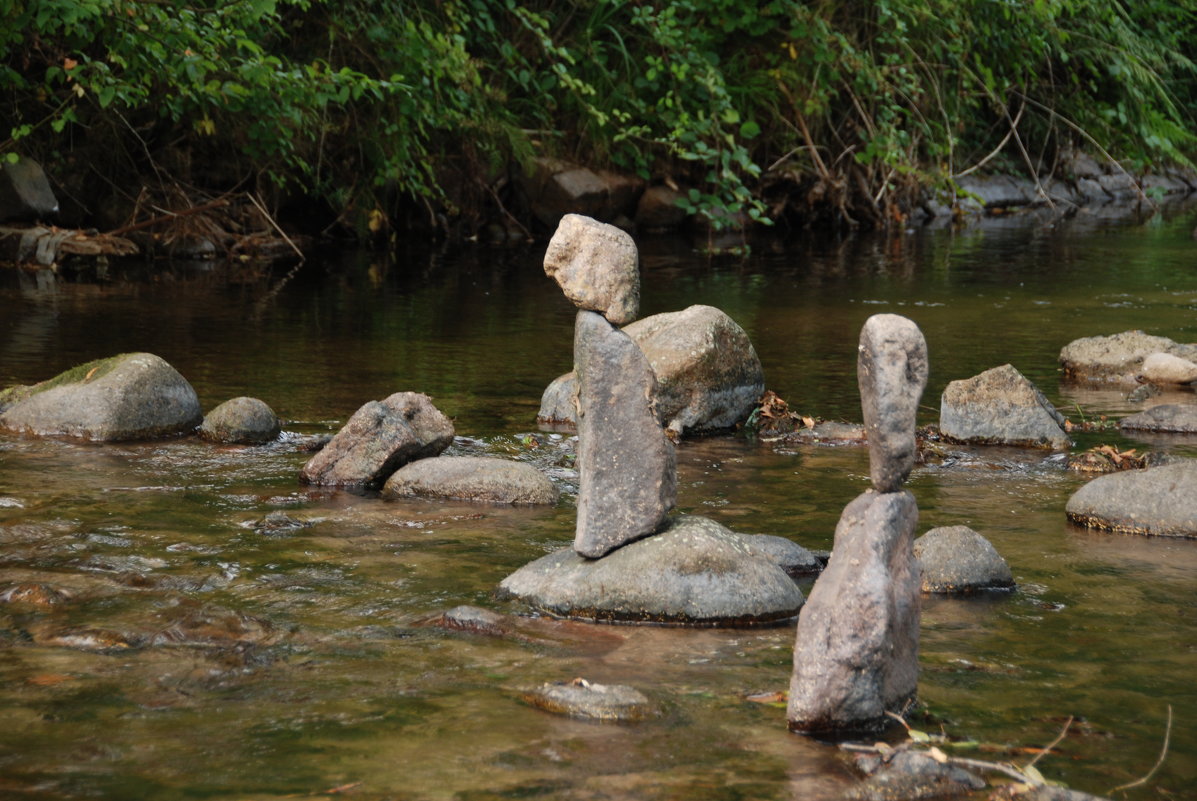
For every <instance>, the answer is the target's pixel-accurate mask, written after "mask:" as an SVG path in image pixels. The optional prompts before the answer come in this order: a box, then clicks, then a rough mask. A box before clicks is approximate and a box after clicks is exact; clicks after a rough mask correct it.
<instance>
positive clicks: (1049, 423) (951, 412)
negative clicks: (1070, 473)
mask: <svg viewBox="0 0 1197 801" xmlns="http://www.w3.org/2000/svg"><path fill="white" fill-rule="evenodd" d="M1064 423H1065V417H1064V415H1062V414H1060V413H1059V412H1058V411H1056V409H1055V407H1054V406H1052V404H1051V402H1050V401H1049V400H1048V399H1047V398H1046V397H1044V395H1043V393H1042V392H1040V391H1039V389H1038V388H1037V387H1036V386H1035V385H1034V384H1032V383H1031V382H1030V381H1028V380H1027V379H1026V378H1025V377H1024V376H1023V375H1022V373H1020V372H1018V370H1016V369H1014V367H1012V366H1011V365H1009V364H1004V365H1002V366H1001V367H994V368H993V369H992V370H986V371H985V372H983V373H981V374H979V375H976V376H973V377H972V378H968V379H963V380H959V381H953V382H951V383H950V384H948V386H947V388H946V389H944V391H943V397H942V400H941V402H940V408H939V430H940V433H941V434H943V436H944V437H946V438H948V439H951V440H955V441H956V442H965V443H973V444H978V445H1014V446H1020V447H1032V448H1053V449H1055V450H1064V449H1067V448H1068V447H1069V445H1071V440H1069V438H1068V434H1067V433H1066V432H1065V431H1064Z"/></svg>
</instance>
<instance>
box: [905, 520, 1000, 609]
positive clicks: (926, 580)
mask: <svg viewBox="0 0 1197 801" xmlns="http://www.w3.org/2000/svg"><path fill="white" fill-rule="evenodd" d="M914 555H915V557H916V558H918V560H919V563H920V564H921V565H922V568H923V570H922V576H923V579H922V585H923V592H936V593H969V592H976V591H978V590H990V589H1009V588H1011V587H1013V586H1014V576H1013V575H1012V574H1011V573H1010V566H1009V565H1008V564H1006V560H1005V559H1003V558H1002V557H1001V555H1000V554H999V553H998V552H997V550H996V549H995V548H994V547H993V545H992V544H990V542H989V540H987V539H985V538H984V537H982V536H981V535H980V534H978V533H977V532H975V531H973V530H972V529H971V528H969V527H968V526H944V527H941V528H933V529H931V530H930V531H928V532H927V533H926V534H924V535H923V536H921V537H919V538H918V539H917V540H915V541H914Z"/></svg>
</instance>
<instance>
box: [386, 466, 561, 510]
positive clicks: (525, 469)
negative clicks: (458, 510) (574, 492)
mask: <svg viewBox="0 0 1197 801" xmlns="http://www.w3.org/2000/svg"><path fill="white" fill-rule="evenodd" d="M382 495H383V497H385V498H405V497H418V498H456V499H460V500H466V501H483V502H486V503H510V504H551V503H556V502H557V488H556V487H554V486H553V482H551V481H549V479H548V477H547V476H546V475H544V473H541V472H540V471H539V470H537V469H536V468H535V467H533V466H532V465H530V464H526V463H524V462H515V461H512V460H510V459H496V458H494V457H489V456H438V457H436V458H435V459H420V460H418V461H415V462H410V463H408V464H406V465H404V466H403V467H401V468H399V470H397V471H395V472H394V473H393V474H392V475H391V477H390V478H388V479H387V481H386V484H384V485H383V487H382Z"/></svg>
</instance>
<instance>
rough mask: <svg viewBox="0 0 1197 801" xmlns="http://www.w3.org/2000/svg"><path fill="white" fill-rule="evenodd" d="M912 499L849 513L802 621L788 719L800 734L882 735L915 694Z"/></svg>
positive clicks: (887, 500) (884, 499) (868, 501)
mask: <svg viewBox="0 0 1197 801" xmlns="http://www.w3.org/2000/svg"><path fill="white" fill-rule="evenodd" d="M916 525H918V506H917V505H916V504H915V500H914V496H913V495H911V494H910V493H909V492H905V491H903V492H888V493H877V492H875V491H873V490H868V491H867V492H865V493H864V494H863V495H861V496H859V497H857V498H856V499H855V500H853V501H852V502H851V503H849V504H848V505H847V507H845V508H844V513H843V515H842V516H841V517H840V522H839V524H838V525H837V526H836V529H835V544H834V546H833V549H832V553H831V560H830V561H829V562H828V563H827V568H826V569H825V570H824V571H823V574H822V575H821V576H820V577H819V580H818V581H817V582H815V586H814V589H812V590H811V594H810V598H809V599H807V602H806V605H805V606H804V607H803V608H802V612H801V614H800V615H799V616H798V634H797V640H796V643H795V646H794V672H793V675H792V677H791V680H790V695H789V702H788V708H787V710H786V717H787V719H788V720H789V726H790V728H791V729H792V730H794V731H800V732H804V733H807V734H832V733H840V734H842V733H848V732H862V731H876V730H880V729H882V728H884V727H885V726H886V725H887V723H888V721H887V718H886V714H885V713H886V712H895V713H896V712H900V711H901V710H902V708H903V707H904V706H905V705H906V703H907V702H909V701H910V700H911V699H912V698H914V695H915V691H916V689H917V685H918V647H919V602H920V594H919V584H920V582H919V570H918V562H917V561H915V559H914V556H913V552H912V549H911V542H912V540H913V538H914V529H915V526H916Z"/></svg>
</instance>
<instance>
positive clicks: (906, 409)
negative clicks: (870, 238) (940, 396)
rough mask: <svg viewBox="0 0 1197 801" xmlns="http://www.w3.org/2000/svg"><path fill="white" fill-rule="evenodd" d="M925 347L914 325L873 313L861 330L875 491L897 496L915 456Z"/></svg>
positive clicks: (860, 364) (860, 378) (860, 368)
mask: <svg viewBox="0 0 1197 801" xmlns="http://www.w3.org/2000/svg"><path fill="white" fill-rule="evenodd" d="M927 371H928V366H927V342H926V340H924V339H923V332H922V331H920V330H919V327H918V326H917V325H915V324H914V322H913V321H911V320H908V319H906V318H905V317H900V316H899V315H896V314H875V315H873V316H872V317H870V318H869V319H868V320H866V321H865V324H864V326H863V327H862V328H861V331H860V346H859V357H858V358H857V363H856V376H857V383H858V384H859V385H860V401H861V408H862V410H863V412H864V425H865V431H866V432H867V437H868V442H869V475H870V478H872V481H873V489H875V490H877V491H878V492H896V491H897V490H899V489H900V488H901V487H902V484H903V482H905V481H906V479H907V477H908V476H909V475H910V471H911V470H913V469H914V462H915V458H916V457H917V455H918V443H917V442H916V439H915V418H916V416H917V414H918V408H919V399H920V398H922V396H923V389H925V388H926V386H927Z"/></svg>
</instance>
